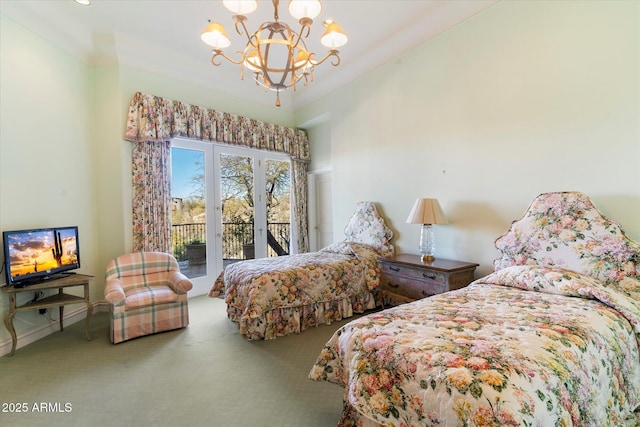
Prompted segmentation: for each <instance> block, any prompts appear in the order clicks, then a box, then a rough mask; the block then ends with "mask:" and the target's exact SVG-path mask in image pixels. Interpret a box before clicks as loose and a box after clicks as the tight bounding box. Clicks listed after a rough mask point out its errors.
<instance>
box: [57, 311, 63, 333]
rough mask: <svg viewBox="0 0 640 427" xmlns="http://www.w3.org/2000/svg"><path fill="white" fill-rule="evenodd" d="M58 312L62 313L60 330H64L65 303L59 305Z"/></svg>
mask: <svg viewBox="0 0 640 427" xmlns="http://www.w3.org/2000/svg"><path fill="white" fill-rule="evenodd" d="M58 312H59V313H60V330H61V331H64V325H63V324H62V319H63V318H64V305H61V306H60V307H58Z"/></svg>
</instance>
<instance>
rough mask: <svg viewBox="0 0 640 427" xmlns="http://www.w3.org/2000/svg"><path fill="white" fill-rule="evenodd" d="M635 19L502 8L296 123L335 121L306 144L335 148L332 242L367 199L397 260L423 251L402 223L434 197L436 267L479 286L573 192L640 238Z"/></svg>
mask: <svg viewBox="0 0 640 427" xmlns="http://www.w3.org/2000/svg"><path fill="white" fill-rule="evenodd" d="M639 8H640V3H638V2H626V1H622V2H615V1H614V2H599V1H589V2H586V1H582V2H580V1H573V2H544V1H535V2H534V1H508V2H501V3H498V4H497V5H495V6H493V7H491V8H489V9H488V10H485V11H484V12H482V13H480V14H479V15H477V16H475V17H473V18H472V19H469V20H468V21H466V22H464V23H463V24H461V25H459V26H457V27H455V28H453V29H451V30H449V31H447V32H446V33H444V34H442V35H441V36H439V37H437V38H436V39H434V40H432V41H430V42H428V43H426V44H424V45H423V46H421V47H420V48H418V49H416V50H414V51H412V52H411V53H409V54H407V55H405V56H403V57H402V58H400V59H398V60H396V61H394V62H392V63H389V64H387V65H385V66H383V67H380V68H379V69H378V70H376V71H375V72H373V73H370V74H369V75H367V76H366V77H364V78H362V79H360V80H359V81H357V82H356V83H354V84H351V85H349V86H348V87H345V88H343V89H342V90H340V91H337V92H335V93H334V94H332V95H331V96H328V97H326V98H325V99H323V100H321V101H319V102H317V103H315V104H313V105H311V106H309V107H307V108H305V109H304V110H302V111H299V112H298V113H297V120H298V123H307V122H311V123H313V119H314V118H315V117H320V116H326V115H327V114H328V115H329V116H330V117H331V119H330V132H328V135H329V136H325V137H324V141H317V140H314V139H313V138H311V144H312V146H313V145H317V144H326V143H330V150H329V152H330V155H331V166H332V170H333V182H334V186H333V187H334V197H333V209H334V235H335V236H336V238H340V236H342V235H343V233H342V230H343V228H344V225H345V224H346V222H347V220H348V218H349V216H350V215H351V213H352V210H353V206H354V205H355V203H356V202H357V201H360V200H372V201H376V202H378V204H379V206H380V207H381V209H382V211H383V214H384V215H385V217H386V218H388V219H389V221H390V223H391V226H392V228H393V229H394V231H395V232H396V239H395V243H396V246H397V248H398V249H399V252H405V253H417V244H418V238H419V228H420V227H419V226H418V225H410V224H405V220H406V217H407V215H408V214H409V211H410V209H411V206H412V204H413V202H414V200H415V199H416V198H418V197H436V198H438V199H439V201H440V203H441V205H442V207H443V209H444V211H445V213H446V215H447V217H448V219H449V221H450V225H446V226H436V227H435V228H436V242H437V248H436V256H439V257H443V258H453V259H460V260H466V261H473V262H478V263H480V264H481V267H480V269H479V270H478V274H484V273H487V272H488V271H490V269H491V264H492V260H493V259H494V258H496V256H497V252H496V251H495V249H494V246H493V242H494V240H495V238H496V237H498V236H500V235H501V234H502V233H503V232H504V231H506V230H507V228H508V226H509V224H510V222H511V221H512V220H514V219H517V218H519V217H520V216H521V215H522V214H523V213H524V211H525V210H526V208H527V206H528V204H529V202H530V201H531V199H532V198H533V197H535V196H536V195H538V194H540V193H542V192H547V191H564V190H579V191H582V192H585V193H587V194H588V195H589V196H590V197H591V198H592V200H593V201H594V203H595V204H596V206H597V207H598V208H599V209H600V210H601V212H603V213H604V214H606V215H608V216H610V217H611V218H613V219H615V220H617V221H619V222H621V223H622V225H623V226H624V228H625V229H626V230H627V232H628V234H629V235H630V236H632V237H633V238H635V239H640V129H639V127H640V67H639V57H640V34H639V28H640V22H639V21H640V20H639V17H640V13H639V12H640V10H639ZM344 60H345V61H348V58H345V59H344ZM336 72H339V70H337V71H336ZM320 126H324V125H320ZM314 134H316V135H321V134H323V132H314V131H313V126H312V127H311V128H310V135H312V136H313V135H314ZM313 167H314V164H312V168H313ZM340 183H348V185H346V184H345V185H340Z"/></svg>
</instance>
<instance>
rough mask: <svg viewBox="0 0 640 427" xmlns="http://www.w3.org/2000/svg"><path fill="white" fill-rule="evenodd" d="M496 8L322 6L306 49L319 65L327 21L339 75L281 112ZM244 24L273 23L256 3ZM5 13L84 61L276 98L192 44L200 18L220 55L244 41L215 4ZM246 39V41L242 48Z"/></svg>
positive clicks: (187, 1) (266, 7)
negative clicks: (339, 31) (221, 45)
mask: <svg viewBox="0 0 640 427" xmlns="http://www.w3.org/2000/svg"><path fill="white" fill-rule="evenodd" d="M497 1H498V0H325V1H323V2H322V5H323V9H322V12H321V14H320V16H318V17H317V18H316V19H315V23H314V25H313V26H312V29H311V35H310V36H309V38H308V40H307V46H308V48H309V49H310V50H311V51H313V52H316V53H317V55H318V56H319V57H321V56H324V54H325V53H326V48H324V47H323V46H322V45H321V44H320V42H319V38H320V34H321V33H322V31H323V27H322V22H323V21H324V20H326V19H334V20H335V21H337V22H338V23H339V24H340V25H341V26H342V27H343V28H344V30H345V32H346V33H347V35H348V36H349V42H348V43H347V45H346V46H344V47H342V48H341V49H340V56H341V63H340V65H339V66H338V67H337V68H334V67H333V66H331V65H330V64H329V63H328V62H327V63H324V64H322V65H320V66H318V67H317V68H316V70H315V76H314V77H315V78H314V81H313V82H311V83H309V85H308V86H307V87H304V86H303V85H299V86H298V88H297V91H296V92H293V90H288V91H286V92H285V93H283V94H281V96H280V97H281V100H282V107H281V108H283V109H285V110H288V111H295V110H296V109H297V108H301V107H303V106H305V105H307V104H308V103H310V102H313V101H315V100H317V99H319V98H321V97H322V96H324V95H326V94H328V93H330V92H331V91H333V90H336V89H338V88H340V87H341V86H344V85H345V84H347V83H349V82H351V81H353V80H355V79H357V78H358V77H360V76H362V75H364V74H366V73H368V72H369V71H371V70H373V69H374V68H376V67H379V66H380V65H382V64H384V63H387V62H389V61H391V60H393V59H395V58H397V57H399V56H401V55H403V54H404V53H406V52H407V51H409V50H411V49H413V48H414V47H416V46H418V45H420V44H422V43H424V42H426V41H427V40H430V39H431V38H433V37H435V36H437V35H438V34H440V33H442V32H444V31H446V30H448V29H449V28H451V27H453V26H455V25H457V24H459V23H460V22H462V21H464V20H466V19H468V18H470V17H471V16H473V15H475V14H477V13H478V12H480V11H482V10H484V9H486V8H487V7H490V6H492V5H493V4H495V3H496V2H497ZM258 3H259V5H258V10H257V11H256V12H254V13H253V14H250V15H249V16H248V19H247V26H248V28H249V30H250V31H253V30H255V29H256V28H257V27H258V25H259V24H260V23H262V22H263V21H272V20H273V6H272V2H271V0H269V1H266V0H262V1H259V2H258ZM287 4H288V1H286V0H282V1H281V5H280V7H279V16H280V21H284V22H286V23H288V24H289V25H290V26H291V27H292V28H293V29H294V30H295V31H297V30H298V29H299V25H298V24H297V23H296V22H295V19H294V18H292V17H291V16H290V15H289V12H288V10H287ZM0 8H1V11H2V13H3V14H5V15H8V16H10V17H11V18H13V19H14V20H16V21H17V22H19V23H21V24H22V25H24V26H26V27H28V28H30V29H32V30H33V31H34V32H36V33H38V34H39V35H41V36H42V37H44V38H46V39H48V40H49V41H51V42H52V43H54V44H56V45H58V46H60V47H62V48H64V49H66V50H68V51H69V52H71V53H72V54H74V55H77V56H79V57H81V58H82V59H83V60H84V61H86V62H88V63H90V64H95V65H100V64H113V63H119V64H124V65H128V66H131V67H135V68H139V69H143V70H146V71H150V72H153V73H157V74H160V75H164V76H167V77H171V78H174V79H178V80H182V81H187V82H190V83H194V84H197V85H199V86H203V87H206V88H211V89H214V90H216V91H219V92H223V93H227V94H230V95H233V96H237V97H240V98H242V99H246V100H250V101H253V102H257V103H260V104H264V105H269V106H273V105H274V102H275V94H273V93H265V92H264V90H263V89H262V88H261V87H256V84H255V82H253V81H252V79H251V76H250V74H249V73H247V76H246V77H245V80H244V81H241V80H240V69H239V66H237V65H233V64H231V63H228V62H226V61H225V60H222V62H223V63H222V65H221V66H220V67H214V66H213V65H211V62H210V60H211V53H210V48H209V47H208V46H207V45H205V44H204V43H203V42H202V41H201V40H200V33H201V32H202V30H203V29H204V27H205V26H206V25H207V23H208V22H207V21H208V20H212V21H218V22H221V23H222V24H223V25H224V26H225V27H226V29H227V32H228V34H229V36H230V38H231V40H232V44H231V46H230V47H229V48H227V49H226V50H225V52H226V53H227V54H228V55H229V56H232V57H235V58H237V55H238V54H235V52H236V51H237V50H242V49H243V48H244V45H245V42H246V38H244V36H240V35H238V34H236V32H235V30H234V26H233V20H232V13H231V12H230V11H228V10H227V9H226V8H225V7H224V6H223V5H222V1H220V0H208V1H204V0H199V1H198V0H128V1H126V0H93V1H92V4H91V5H90V6H82V5H79V4H77V3H75V1H73V0H56V1H51V0H49V1H42V0H25V1H16V0H0ZM243 39H244V40H243Z"/></svg>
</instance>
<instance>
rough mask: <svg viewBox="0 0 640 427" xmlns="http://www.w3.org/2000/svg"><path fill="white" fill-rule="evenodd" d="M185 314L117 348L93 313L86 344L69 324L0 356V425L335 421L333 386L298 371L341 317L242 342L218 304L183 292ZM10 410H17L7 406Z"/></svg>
mask: <svg viewBox="0 0 640 427" xmlns="http://www.w3.org/2000/svg"><path fill="white" fill-rule="evenodd" d="M189 312H190V319H191V324H190V325H189V327H188V328H186V329H182V330H178V331H171V332H166V333H162V334H156V335H151V336H147V337H143V338H139V339H136V340H132V341H128V342H124V343H121V344H117V345H112V344H111V343H110V342H109V338H108V334H109V324H108V314H107V313H97V314H94V316H92V320H91V335H92V338H93V339H92V341H87V340H86V339H85V336H84V322H78V323H76V324H74V325H71V326H68V327H65V330H64V331H63V332H56V333H54V334H52V335H49V336H47V337H45V338H43V339H41V340H39V341H37V342H35V343H33V344H30V345H28V346H25V347H23V348H19V349H18V350H16V353H15V355H14V356H13V357H7V356H5V357H2V358H0V404H1V405H2V407H1V408H0V424H1V425H2V426H4V427H6V426H89V425H91V426H112V425H113V426H116V425H117V426H138V425H144V426H200V425H207V426H238V427H242V426H252V427H253V426H295V427H302V426H335V425H336V423H337V421H338V418H339V416H340V413H341V411H342V394H343V389H342V388H341V387H339V386H337V385H334V384H329V383H324V382H314V381H311V380H309V379H308V374H309V370H310V369H311V366H312V365H313V362H314V361H315V359H316V357H317V356H318V354H319V353H320V350H321V349H322V346H323V345H324V343H325V342H326V341H327V340H328V339H329V338H330V336H331V335H332V333H333V332H334V331H335V330H336V329H337V328H338V327H339V326H341V325H343V324H344V323H346V322H347V321H348V320H344V321H342V322H338V323H335V324H333V325H331V326H320V327H318V328H312V329H310V330H307V331H305V332H303V333H302V334H298V335H290V336H287V337H282V338H278V339H276V340H270V341H247V340H245V339H244V338H243V337H242V336H240V334H239V333H238V327H237V325H236V324H234V323H232V322H231V321H229V320H228V319H227V316H226V313H225V304H224V302H223V301H222V300H219V299H213V298H208V297H206V296H201V297H196V298H192V299H191V300H190V302H189ZM25 404H26V405H25ZM42 404H44V405H42ZM20 408H26V412H19V413H17V412H15V411H16V410H17V409H20ZM37 409H42V410H41V411H37Z"/></svg>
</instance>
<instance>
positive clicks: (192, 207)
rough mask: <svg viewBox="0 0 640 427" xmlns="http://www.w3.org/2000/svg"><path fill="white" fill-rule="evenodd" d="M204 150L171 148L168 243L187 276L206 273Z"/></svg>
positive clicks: (197, 275)
mask: <svg viewBox="0 0 640 427" xmlns="http://www.w3.org/2000/svg"><path fill="white" fill-rule="evenodd" d="M205 194H206V193H205V174H204V152H202V151H200V150H189V149H185V148H176V147H172V148H171V201H172V210H171V228H172V230H171V246H172V250H173V255H174V256H175V257H176V259H177V260H178V264H180V271H181V272H182V273H184V274H185V275H186V276H187V277H189V278H194V277H200V276H204V275H206V274H207V262H206V260H207V247H206V242H207V233H206V230H207V228H206V221H207V216H206V200H205Z"/></svg>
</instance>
